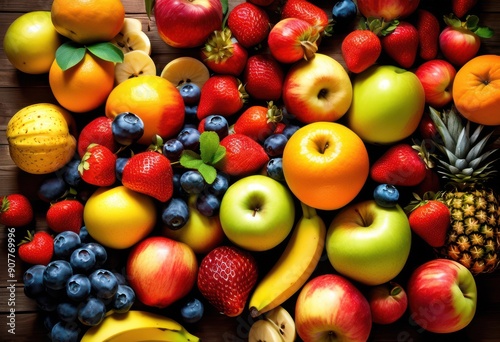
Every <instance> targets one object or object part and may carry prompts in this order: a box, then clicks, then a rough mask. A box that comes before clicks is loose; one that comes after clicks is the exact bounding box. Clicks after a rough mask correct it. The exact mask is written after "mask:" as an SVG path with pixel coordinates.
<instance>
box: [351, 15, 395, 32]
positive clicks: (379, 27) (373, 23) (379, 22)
mask: <svg viewBox="0 0 500 342" xmlns="http://www.w3.org/2000/svg"><path fill="white" fill-rule="evenodd" d="M398 25H399V20H396V19H394V20H391V21H384V20H383V19H380V18H375V17H369V18H366V20H364V19H362V20H360V21H359V23H358V27H359V29H361V30H369V31H372V32H373V33H375V34H376V35H377V36H379V37H383V36H387V35H388V34H390V33H391V32H392V31H394V30H395V29H396V27H397V26H398Z"/></svg>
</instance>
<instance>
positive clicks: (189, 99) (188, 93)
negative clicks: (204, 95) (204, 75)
mask: <svg viewBox="0 0 500 342" xmlns="http://www.w3.org/2000/svg"><path fill="white" fill-rule="evenodd" d="M178 89H179V93H180V94H181V96H182V99H183V100H184V104H185V105H186V106H192V105H196V104H198V102H200V96H201V89H200V87H199V86H198V85H197V84H196V83H192V82H186V83H184V84H182V85H181V86H179V87H178Z"/></svg>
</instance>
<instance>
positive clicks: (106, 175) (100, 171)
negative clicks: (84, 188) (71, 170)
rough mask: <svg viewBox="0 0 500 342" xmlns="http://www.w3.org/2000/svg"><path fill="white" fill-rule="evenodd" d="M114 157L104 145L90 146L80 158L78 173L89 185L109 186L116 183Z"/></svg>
mask: <svg viewBox="0 0 500 342" xmlns="http://www.w3.org/2000/svg"><path fill="white" fill-rule="evenodd" d="M115 171H116V155H115V154H114V153H113V152H111V150H110V149H109V148H107V147H106V146H104V145H99V144H94V143H92V144H90V145H89V146H88V147H87V150H86V151H85V154H84V155H83V156H82V159H81V161H80V165H78V172H79V173H80V175H81V176H82V179H83V180H84V181H85V182H86V183H88V184H91V185H96V186H110V185H113V183H114V182H115V181H116V172H115Z"/></svg>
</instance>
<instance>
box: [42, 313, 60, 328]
mask: <svg viewBox="0 0 500 342" xmlns="http://www.w3.org/2000/svg"><path fill="white" fill-rule="evenodd" d="M60 321H61V320H60V319H59V315H58V314H57V312H46V313H45V315H43V326H44V327H45V329H47V331H51V330H52V328H53V327H54V325H56V324H57V323H58V322H60Z"/></svg>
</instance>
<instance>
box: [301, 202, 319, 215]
mask: <svg viewBox="0 0 500 342" xmlns="http://www.w3.org/2000/svg"><path fill="white" fill-rule="evenodd" d="M300 206H301V207H302V216H304V217H305V218H306V219H311V218H313V217H314V216H316V209H314V208H312V207H310V206H308V205H307V204H305V203H303V202H300Z"/></svg>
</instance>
